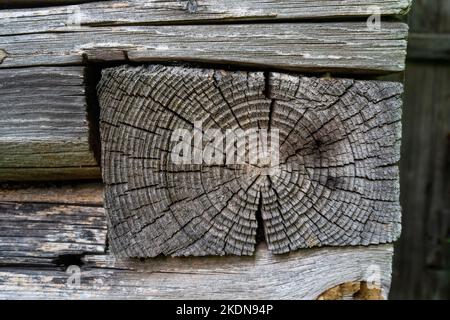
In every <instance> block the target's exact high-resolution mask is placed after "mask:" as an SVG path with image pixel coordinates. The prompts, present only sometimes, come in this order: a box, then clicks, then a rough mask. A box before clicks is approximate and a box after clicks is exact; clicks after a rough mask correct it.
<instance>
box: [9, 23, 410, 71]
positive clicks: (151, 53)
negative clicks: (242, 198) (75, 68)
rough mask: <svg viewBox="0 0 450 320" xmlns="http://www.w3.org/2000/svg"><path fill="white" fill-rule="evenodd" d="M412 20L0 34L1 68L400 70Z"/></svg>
mask: <svg viewBox="0 0 450 320" xmlns="http://www.w3.org/2000/svg"><path fill="white" fill-rule="evenodd" d="M407 31H408V28H407V25H405V24H403V23H399V22H385V23H383V28H382V29H381V30H380V31H373V30H369V29H368V28H367V25H366V23H365V22H364V23H361V22H343V23H331V22H329V23H320V24H316V23H303V24H302V23H289V24H249V25H208V26H207V27H206V26H198V25H197V26H189V27H186V26H145V27H82V28H81V29H79V30H76V31H69V32H64V33H60V32H56V33H39V32H37V33H33V34H25V35H10V36H2V37H0V50H3V51H4V52H5V54H6V57H5V58H4V59H3V62H2V63H1V64H0V68H10V67H19V66H36V65H68V64H82V63H83V62H84V59H87V60H91V61H133V62H143V61H165V62H168V61H194V62H207V63H220V64H236V65H240V66H253V67H255V66H257V67H265V68H277V69H286V70H297V71H298V70H309V71H314V72H321V71H330V70H332V71H340V72H359V73H383V72H384V73H386V72H395V71H402V70H403V69H404V62H405V56H406V36H407Z"/></svg>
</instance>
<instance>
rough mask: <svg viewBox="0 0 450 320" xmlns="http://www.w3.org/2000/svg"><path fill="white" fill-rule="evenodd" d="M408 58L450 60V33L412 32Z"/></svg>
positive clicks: (409, 39) (409, 40)
mask: <svg viewBox="0 0 450 320" xmlns="http://www.w3.org/2000/svg"><path fill="white" fill-rule="evenodd" d="M408 59H420V60H442V61H449V60H450V34H432V33H412V34H410V35H409V38H408Z"/></svg>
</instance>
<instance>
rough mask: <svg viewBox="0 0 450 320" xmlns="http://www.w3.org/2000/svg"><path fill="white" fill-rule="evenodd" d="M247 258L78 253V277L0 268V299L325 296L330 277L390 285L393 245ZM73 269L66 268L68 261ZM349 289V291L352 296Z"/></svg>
mask: <svg viewBox="0 0 450 320" xmlns="http://www.w3.org/2000/svg"><path fill="white" fill-rule="evenodd" d="M257 252H258V254H257V255H256V257H254V258H242V257H240V258H237V257H215V258H172V259H165V258H155V259H151V260H148V261H145V262H139V261H138V262H133V261H116V260H115V259H114V258H113V257H112V256H108V255H103V256H100V255H89V256H85V257H84V259H83V263H84V265H82V266H81V269H80V271H81V273H79V276H80V277H79V280H80V281H79V283H77V282H76V281H75V280H74V278H71V279H69V277H70V276H72V275H73V274H72V273H71V269H68V270H69V271H68V272H66V270H61V269H38V268H32V269H27V268H8V267H3V268H0V278H1V279H2V281H1V285H0V299H11V298H15V299H61V298H70V299H249V298H251V299H317V298H318V297H319V296H320V298H321V299H324V298H326V297H324V296H323V295H322V293H324V292H325V291H327V290H328V289H330V288H333V287H335V286H337V285H340V284H343V283H347V282H354V281H365V282H369V283H370V284H372V285H373V286H377V285H378V286H380V287H381V295H382V297H384V298H386V297H387V295H388V292H389V284H390V274H391V262H392V253H393V249H392V245H383V246H375V247H368V248H360V247H358V248H352V249H349V248H341V249H336V248H334V249H333V248H323V249H317V250H307V251H299V252H295V253H291V254H289V255H284V256H273V255H271V254H270V253H269V251H268V250H267V249H266V248H265V247H264V245H261V246H260V247H259V248H258V251H257ZM72 270H73V269H72ZM351 297H352V296H350V297H349V298H351Z"/></svg>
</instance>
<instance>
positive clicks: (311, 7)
mask: <svg viewBox="0 0 450 320" xmlns="http://www.w3.org/2000/svg"><path fill="white" fill-rule="evenodd" d="M36 1H38V0H36ZM80 2H81V1H80ZM411 2H412V0H397V1H392V0H370V1H361V0H338V1H336V0H335V1H329V0H315V1H311V0H290V1H259V0H244V1H243V0H231V1H230V0H228V1H222V0H200V1H194V2H192V1H191V2H190V1H184V0H182V1H180V0H169V1H147V0H128V1H101V2H94V3H86V4H81V5H78V6H61V7H51V8H40V9H29V10H3V11H0V35H13V34H24V33H35V32H55V31H68V30H70V29H71V28H74V27H75V28H76V27H77V26H112V25H130V24H133V25H137V24H141V25H150V24H154V25H165V24H198V23H213V22H236V21H237V22H243V21H252V22H256V21H268V20H271V21H285V20H297V21H298V20H301V19H308V20H309V19H314V18H338V17H339V18H351V17H368V16H370V15H372V14H375V13H379V14H380V15H399V14H406V13H407V12H408V10H409V8H410V6H411ZM0 3H1V1H0Z"/></svg>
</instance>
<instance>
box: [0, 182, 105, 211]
mask: <svg viewBox="0 0 450 320" xmlns="http://www.w3.org/2000/svg"><path fill="white" fill-rule="evenodd" d="M0 202H14V203H54V204H72V205H90V206H99V207H101V206H103V184H102V183H101V182H83V183H77V182H71V183H70V182H66V181H65V182H53V181H52V182H41V183H37V182H33V183H23V182H18V183H2V184H0Z"/></svg>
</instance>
